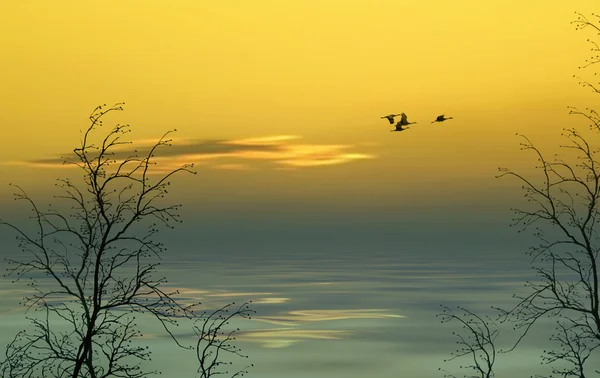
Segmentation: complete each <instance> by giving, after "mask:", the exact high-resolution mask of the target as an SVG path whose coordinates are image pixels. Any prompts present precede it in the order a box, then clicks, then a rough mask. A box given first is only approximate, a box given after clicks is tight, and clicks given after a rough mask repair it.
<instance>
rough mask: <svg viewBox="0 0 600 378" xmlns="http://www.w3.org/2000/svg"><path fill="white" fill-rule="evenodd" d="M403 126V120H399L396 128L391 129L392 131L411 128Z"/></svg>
mask: <svg viewBox="0 0 600 378" xmlns="http://www.w3.org/2000/svg"><path fill="white" fill-rule="evenodd" d="M413 123H414V122H413ZM402 126H404V125H403V124H402V121H398V123H396V129H394V130H390V131H404V130H407V129H409V127H402Z"/></svg>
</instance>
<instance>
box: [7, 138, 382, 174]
mask: <svg viewBox="0 0 600 378" xmlns="http://www.w3.org/2000/svg"><path fill="white" fill-rule="evenodd" d="M300 138H301V137H300V136H297V135H271V136H264V137H256V138H244V139H228V140H227V139H213V140H192V139H175V138H173V139H174V140H173V141H172V143H171V144H172V145H171V146H159V148H157V149H156V153H155V155H156V156H155V157H154V158H153V160H154V162H156V165H155V166H153V167H152V171H153V172H154V173H164V172H168V171H171V170H173V169H177V168H179V167H181V166H182V165H183V164H186V163H194V164H195V165H202V166H204V167H208V168H212V169H220V170H250V169H252V167H251V165H250V163H255V164H256V163H257V162H267V163H270V164H272V165H273V166H274V168H275V169H285V170H293V169H298V168H305V167H316V166H325V165H337V164H345V163H350V162H354V161H358V160H364V159H372V158H374V157H375V156H374V155H372V154H367V153H361V152H356V151H350V150H351V149H353V148H355V147H356V146H353V145H348V144H311V143H297V140H298V139H300ZM155 142H156V141H155V140H148V139H144V140H137V141H133V142H132V143H131V144H123V145H119V146H115V148H114V150H113V152H114V155H113V158H114V159H115V160H116V161H117V162H118V163H120V162H122V161H124V160H125V159H127V158H130V157H132V156H135V155H136V154H137V155H138V156H145V154H147V153H148V151H149V150H150V148H151V146H153V145H154V143H155ZM63 156H71V157H74V155H73V154H72V153H71V154H65V155H63ZM8 164H12V165H23V166H28V167H38V168H61V167H66V168H70V167H73V166H74V165H73V164H64V159H63V158H62V157H51V158H45V159H37V160H28V161H16V162H10V163H8ZM131 167H133V164H132V165H131Z"/></svg>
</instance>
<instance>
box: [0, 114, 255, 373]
mask: <svg viewBox="0 0 600 378" xmlns="http://www.w3.org/2000/svg"><path fill="white" fill-rule="evenodd" d="M122 105H123V103H118V104H116V105H114V106H112V107H108V108H107V107H106V105H104V106H99V107H97V108H96V109H95V110H94V111H93V112H92V114H91V115H90V117H89V118H90V121H91V124H90V125H89V127H88V128H87V130H86V131H85V132H84V133H83V135H82V141H81V146H80V147H79V148H76V149H74V154H75V156H74V157H73V158H64V163H65V164H75V165H76V166H77V167H79V168H80V169H81V170H83V173H84V175H83V178H84V184H85V185H84V186H85V189H81V188H80V187H79V186H78V185H76V184H75V183H74V182H73V181H72V180H70V179H58V181H57V186H58V187H59V188H60V189H61V191H62V194H61V195H58V196H55V198H56V199H57V200H62V201H63V202H66V204H68V205H69V206H70V207H69V208H68V209H66V210H65V209H62V210H61V207H60V206H52V205H50V206H49V208H48V210H45V211H42V210H41V209H40V208H39V207H38V206H37V205H36V203H35V202H34V201H33V199H32V198H30V197H29V196H28V195H27V193H26V192H25V191H24V190H23V189H22V188H21V187H19V186H17V185H15V187H16V188H17V192H16V194H15V199H16V200H21V201H25V202H27V203H28V204H29V205H30V206H31V209H32V212H33V215H32V217H31V218H32V219H33V220H34V223H35V226H36V228H37V232H35V233H30V232H27V231H26V230H25V229H22V228H20V227H17V226H15V225H14V224H12V223H9V222H6V221H4V220H1V219H0V224H1V225H4V226H7V227H9V228H11V229H13V230H14V231H15V232H16V235H17V239H18V241H19V247H20V249H21V250H22V252H23V254H22V256H23V258H25V256H27V258H28V259H27V260H14V259H10V260H8V263H9V268H8V274H7V276H12V277H14V278H15V281H20V280H23V279H27V278H28V279H29V282H28V286H29V288H30V289H31V292H32V294H30V295H28V296H27V297H25V298H24V302H23V305H24V306H26V308H27V312H29V311H33V312H38V313H39V316H29V317H27V319H29V321H30V322H31V327H30V328H29V329H25V330H22V331H20V332H18V333H17V334H16V336H15V337H14V339H13V340H12V342H10V344H9V345H8V347H7V350H6V359H5V360H4V361H2V363H1V364H0V368H1V370H0V371H1V373H2V376H3V377H5V378H9V377H11V378H12V377H19V378H29V377H50V376H52V377H74V378H75V377H90V378H104V377H127V378H138V377H145V376H148V375H150V374H155V373H158V372H157V371H144V370H143V369H142V366H141V363H142V362H143V361H147V360H150V354H151V353H150V350H149V349H148V347H147V346H140V345H139V344H136V343H134V341H135V339H136V338H137V337H139V336H142V334H141V332H140V331H139V329H138V323H137V322H138V318H140V317H141V316H150V317H153V318H154V319H155V320H156V321H158V323H159V324H160V325H161V326H162V328H163V329H164V331H166V332H167V333H168V334H169V335H170V337H171V338H172V339H173V340H174V341H175V343H176V344H177V345H178V346H179V347H182V348H186V349H189V350H192V349H193V346H192V345H183V344H181V343H180V342H179V340H178V338H177V337H176V336H175V334H174V333H173V332H172V327H173V326H177V325H178V320H182V319H190V321H191V320H192V319H196V320H197V321H198V319H197V317H196V315H195V312H194V309H195V308H196V307H197V306H198V305H199V304H200V303H189V304H186V305H184V304H182V303H181V302H180V301H178V300H176V295H177V294H178V292H177V291H173V292H169V291H164V290H163V288H162V287H164V284H165V283H167V281H166V280H165V278H164V277H163V278H154V277H153V273H154V272H155V270H156V268H157V267H158V266H159V265H160V261H159V260H160V255H161V253H162V252H163V251H164V250H165V247H164V245H163V244H162V243H160V242H158V241H156V239H155V234H156V233H157V232H158V229H159V227H160V226H166V227H169V228H173V227H174V224H175V223H178V222H181V221H180V220H179V217H178V214H177V211H178V209H179V207H180V205H170V204H166V203H165V202H164V201H165V200H164V198H165V196H166V195H167V193H168V191H167V188H168V187H169V185H170V181H169V180H170V179H171V177H172V176H173V175H175V174H178V173H183V172H185V173H193V174H194V173H195V172H193V171H192V170H191V169H192V167H193V165H192V164H189V165H187V164H186V165H183V166H181V167H179V168H177V169H174V170H170V171H168V172H166V173H164V174H159V175H156V174H153V173H154V166H155V165H156V164H157V161H156V159H155V153H157V152H158V151H159V150H161V149H163V148H166V147H168V146H170V145H171V139H169V135H170V134H171V133H172V132H173V131H176V130H173V131H169V132H167V133H165V134H164V135H163V136H162V137H161V138H160V139H159V140H158V141H157V142H156V143H154V144H153V145H151V146H150V147H147V150H146V151H145V152H144V153H141V152H138V151H137V150H131V149H130V148H126V146H127V145H128V144H130V143H131V142H130V141H125V140H124V136H125V135H126V134H127V133H129V132H130V128H129V125H120V124H118V125H117V126H115V127H113V128H112V129H111V130H110V131H109V132H107V133H106V135H105V136H104V137H100V138H97V137H96V136H95V134H96V132H97V131H99V130H101V129H102V128H103V125H102V121H103V118H104V117H105V116H106V115H107V114H109V113H111V112H115V111H122V110H123V107H122ZM94 140H95V142H94ZM15 281H13V282H15ZM247 311H248V310H242V311H238V312H236V313H235V315H236V316H237V315H241V316H245V315H246V313H247ZM205 321H208V319H205ZM221 326H222V325H218V326H217V327H216V328H217V329H220V327H221ZM213 330H214V327H213ZM199 336H200V337H201V338H203V337H205V335H204V334H202V333H201V334H200V335H199ZM208 376H209V375H208ZM208 376H207V377H208Z"/></svg>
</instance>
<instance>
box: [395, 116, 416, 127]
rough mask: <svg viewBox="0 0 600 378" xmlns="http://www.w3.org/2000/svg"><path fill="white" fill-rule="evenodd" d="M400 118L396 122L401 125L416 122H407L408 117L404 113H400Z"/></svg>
mask: <svg viewBox="0 0 600 378" xmlns="http://www.w3.org/2000/svg"><path fill="white" fill-rule="evenodd" d="M400 115H401V118H400V122H398V123H399V124H401V125H402V126H406V125H410V124H412V123H416V122H408V117H407V116H406V114H405V113H402V114H400Z"/></svg>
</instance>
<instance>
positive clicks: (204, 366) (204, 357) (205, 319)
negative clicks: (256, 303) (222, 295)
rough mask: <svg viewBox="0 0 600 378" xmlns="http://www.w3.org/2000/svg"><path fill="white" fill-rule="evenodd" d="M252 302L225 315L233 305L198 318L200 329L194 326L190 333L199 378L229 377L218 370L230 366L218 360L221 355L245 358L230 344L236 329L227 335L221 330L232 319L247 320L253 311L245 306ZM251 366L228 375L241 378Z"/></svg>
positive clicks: (239, 350)
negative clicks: (193, 343) (193, 334)
mask: <svg viewBox="0 0 600 378" xmlns="http://www.w3.org/2000/svg"><path fill="white" fill-rule="evenodd" d="M250 303H252V301H249V302H246V303H243V304H242V305H241V306H239V307H238V308H237V309H236V310H235V311H233V312H229V310H230V307H232V306H234V305H235V302H233V303H230V304H227V305H225V306H223V307H221V308H219V309H217V310H215V311H213V312H211V313H207V312H205V313H204V316H202V317H201V319H200V321H197V323H200V324H201V326H199V325H198V324H196V325H195V326H194V332H195V333H196V336H198V339H197V340H198V341H197V342H196V358H197V359H198V362H199V367H198V374H199V376H200V378H209V377H211V376H213V375H220V374H230V373H229V371H222V370H220V368H221V366H222V365H232V364H233V363H232V362H231V361H230V362H229V363H228V362H226V361H223V360H222V353H228V354H230V355H236V356H238V357H242V358H248V356H247V355H244V354H242V350H241V349H239V348H237V347H236V346H235V345H234V344H233V341H235V336H234V334H235V333H236V332H237V331H239V330H240V329H239V328H236V329H234V330H231V331H227V330H225V327H226V326H227V325H229V324H230V323H229V322H230V320H231V319H232V318H234V317H236V316H237V317H241V318H245V319H251V317H250V316H251V314H253V313H255V311H253V310H251V309H250V306H249V304H250ZM252 366H254V365H253V364H250V365H248V366H245V367H244V368H243V369H241V370H238V371H236V372H235V373H232V375H231V378H234V377H238V376H240V377H243V376H244V375H245V374H247V373H248V370H247V369H248V368H250V367H252Z"/></svg>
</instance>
